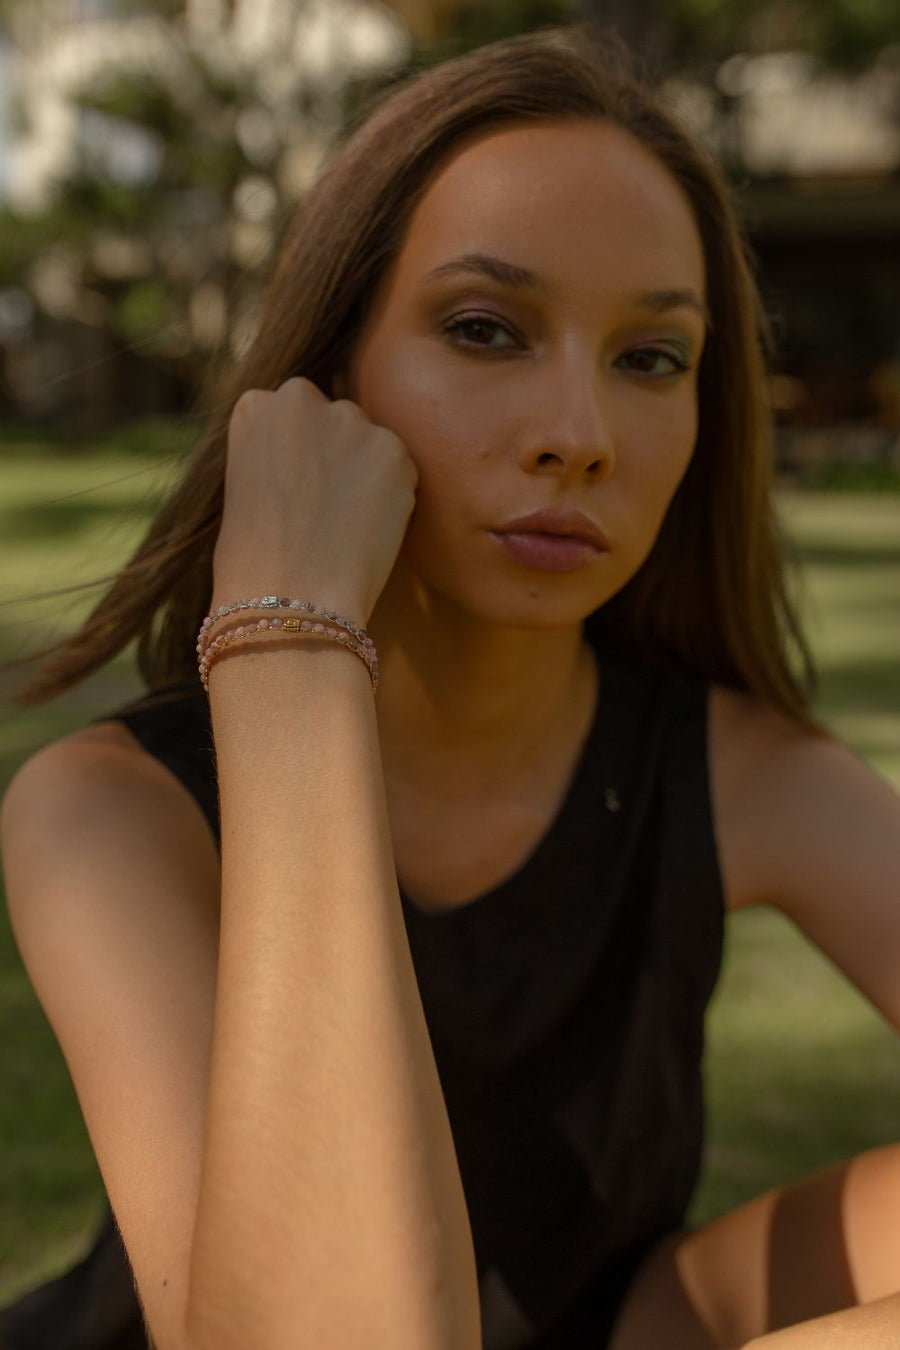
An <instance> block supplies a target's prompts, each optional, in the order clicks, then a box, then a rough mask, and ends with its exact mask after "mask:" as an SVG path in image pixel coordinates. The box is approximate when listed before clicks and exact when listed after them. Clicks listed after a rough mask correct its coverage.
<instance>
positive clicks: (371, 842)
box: [188, 643, 480, 1350]
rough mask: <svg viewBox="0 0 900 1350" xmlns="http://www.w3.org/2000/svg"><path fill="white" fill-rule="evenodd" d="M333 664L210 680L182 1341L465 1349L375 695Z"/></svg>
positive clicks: (354, 674) (473, 1310)
mask: <svg viewBox="0 0 900 1350" xmlns="http://www.w3.org/2000/svg"><path fill="white" fill-rule="evenodd" d="M327 645H329V646H331V644H327ZM325 648H326V644H325V643H322V644H316V645H315V647H313V645H312V644H310V645H308V646H306V647H304V649H303V650H298V649H293V650H292V649H290V648H289V645H288V644H287V643H284V644H283V650H272V651H269V652H266V653H263V654H260V655H259V656H254V655H249V654H247V655H242V656H241V658H240V659H238V660H233V661H230V660H227V659H225V660H223V661H222V662H221V663H220V665H219V666H217V667H216V668H215V669H214V671H213V672H212V673H211V680H210V693H211V701H212V711H213V720H214V733H215V741H216V749H217V754H218V762H219V774H220V782H221V793H222V870H223V876H222V918H221V937H220V949H219V974H218V986H217V994H216V1011H215V1022H214V1032H213V1047H212V1062H211V1071H210V1082H209V1095H208V1115H207V1126H206V1140H205V1148H204V1160H203V1172H202V1181H201V1188H200V1199H199V1206H198V1215H197V1226H196V1232H195V1238H194V1249H193V1256H192V1263H191V1280H190V1289H191V1296H190V1308H189V1318H188V1324H189V1329H192V1330H193V1333H194V1335H195V1336H196V1341H197V1344H198V1345H201V1346H204V1347H205V1346H207V1345H208V1346H210V1347H212V1346H213V1345H215V1346H216V1347H220V1350H227V1347H230V1346H232V1345H233V1346H235V1347H241V1350H248V1347H252V1346H260V1347H263V1346H265V1347H267V1348H268V1347H271V1348H272V1350H276V1347H281V1346H284V1347H291V1348H292V1350H294V1348H296V1350H299V1347H301V1346H307V1345H318V1346H335V1347H338V1346H340V1347H348V1350H349V1347H356V1346H359V1347H363V1346H370V1345H371V1346H373V1347H374V1346H379V1345H391V1346H392V1347H406V1346H408V1347H409V1348H410V1350H422V1347H435V1348H437V1347H451V1346H452V1347H459V1350H474V1347H476V1346H477V1345H478V1344H479V1343H480V1342H479V1333H478V1320H477V1285H476V1282H475V1275H474V1255H473V1249H472V1243H471V1235H470V1231H469V1226H468V1218H467V1213H466V1206H465V1201H464V1197H463V1190H462V1185H461V1181H460V1177H459V1172H458V1168H457V1162H456V1155H455V1151H454V1146H453V1140H452V1137H451V1133H450V1126H449V1122H448V1120H447V1114H446V1109H445V1106H444V1101H443V1096H442V1093H441V1088H440V1082H439V1079H438V1075H437V1070H436V1067H435V1063H434V1058H433V1055H432V1050H431V1044H430V1041H429V1037H428V1032H427V1028H426V1024H425V1020H424V1015H423V1012H422V1007H421V1003H420V999H419V993H418V988H417V984H416V978H415V973H414V969H413V966H412V961H411V958H410V954H409V947H408V943H407V938H406V932H405V927H404V923H403V916H402V911H401V908H400V901H399V895H398V890H397V882H396V876H395V872H394V863H393V854H392V848H391V840H390V833H389V826H388V820H387V812H386V806H385V799H384V790H383V782H382V777H381V767H380V756H379V747H378V739H377V727H376V721H375V713H374V701H373V698H372V691H371V688H370V686H369V678H368V675H367V672H366V670H365V667H364V666H363V664H362V662H361V661H359V660H358V659H357V658H356V657H354V656H353V655H352V654H351V653H348V652H344V651H341V650H340V648H336V647H334V646H331V650H326V649H325ZM460 1293H462V1297H460V1296H459V1295H460Z"/></svg>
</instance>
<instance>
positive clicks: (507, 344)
mask: <svg viewBox="0 0 900 1350" xmlns="http://www.w3.org/2000/svg"><path fill="white" fill-rule="evenodd" d="M442 331H443V332H444V333H446V334H447V335H448V336H449V337H450V338H451V339H452V340H453V341H454V342H455V343H456V345H457V346H460V347H472V348H474V347H480V348H482V349H484V350H489V351H509V350H511V348H512V347H514V346H517V345H518V342H517V339H516V338H515V336H514V335H513V334H512V333H511V332H510V330H509V329H508V328H507V327H506V325H505V324H503V323H501V322H500V321H499V319H493V318H491V317H490V316H489V315H487V314H470V315H460V316H459V317H458V318H455V319H451V320H449V322H448V323H445V324H444V326H443V329H442Z"/></svg>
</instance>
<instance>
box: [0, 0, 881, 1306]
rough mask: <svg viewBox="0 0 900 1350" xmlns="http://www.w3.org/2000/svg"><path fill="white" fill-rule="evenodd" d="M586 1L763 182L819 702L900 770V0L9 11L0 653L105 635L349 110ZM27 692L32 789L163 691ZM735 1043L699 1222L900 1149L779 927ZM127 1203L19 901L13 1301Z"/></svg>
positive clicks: (114, 669)
mask: <svg viewBox="0 0 900 1350" xmlns="http://www.w3.org/2000/svg"><path fill="white" fill-rule="evenodd" d="M578 19H596V20H597V21H598V22H599V23H601V24H602V25H605V26H606V27H608V28H611V29H615V30H617V31H618V32H619V34H620V35H621V37H623V38H624V39H625V41H626V42H627V43H628V44H629V45H630V46H631V47H632V48H633V49H634V51H635V52H636V53H637V54H638V56H639V58H640V59H641V61H642V62H643V63H644V65H645V67H646V69H647V70H648V71H649V72H650V73H651V74H652V77H653V78H654V79H655V80H657V81H658V82H659V83H660V84H661V85H663V86H664V88H665V89H666V92H667V93H668V95H669V97H670V98H671V99H672V100H673V102H674V103H675V104H676V105H677V107H678V109H679V110H680V112H681V113H682V115H683V117H684V118H685V119H686V120H687V121H688V122H689V124H690V125H691V126H692V127H693V128H694V129H695V130H696V131H697V132H698V133H699V134H700V136H701V137H702V138H703V140H704V141H705V142H706V144H707V145H708V146H709V147H710V149H711V150H712V151H713V152H714V153H715V154H716V155H717V156H718V157H719V159H720V160H721V162H722V163H723V164H724V166H725V168H726V171H727V173H728V176H729V178H730V179H731V181H732V183H733V186H734V190H735V194H736V199H737V202H738V205H739V210H740V212H741V215H742V218H743V220H744V222H745V224H746V227H747V230H748V233H749V236H750V239H751V242H752V246H753V250H754V253H755V257H756V260H757V268H758V275H759V279H760V284H761V287H762V290H763V294H764V296H765V300H766V305H767V309H768V311H769V314H770V316H771V320H772V324H773V330H774V333H775V338H776V343H777V349H776V351H775V353H774V356H773V361H772V373H771V380H770V383H771V398H772V404H773V408H774V410H775V414H776V419H777V469H778V481H779V493H778V509H779V512H780V513H781V517H782V520H783V522H784V525H785V530H786V535H787V538H788V541H789V543H790V545H791V547H792V548H793V550H794V552H795V555H796V557H797V558H798V560H799V563H800V568H799V572H798V578H797V583H796V586H797V595H798V602H799V604H800V606H801V609H802V612H803V614H804V616H805V618H806V622H807V625H808V629H809V634H810V638H811V640H812V644H813V647H814V650H815V653H816V656H817V658H818V661H819V664H820V667H821V675H822V687H821V694H820V701H819V706H818V711H819V712H820V713H821V715H823V716H824V717H825V718H826V719H827V720H828V722H829V723H830V725H831V726H832V727H833V729H834V730H835V732H836V734H838V735H839V736H841V737H842V738H844V739H845V740H847V741H848V742H849V743H850V744H851V745H852V746H853V747H854V749H856V750H857V751H858V752H859V753H860V754H862V755H863V756H864V757H865V758H866V759H867V760H868V761H869V762H870V763H871V764H872V765H873V766H874V767H875V769H876V770H877V771H878V772H879V773H881V774H882V775H883V776H885V777H886V778H888V779H889V780H890V781H891V782H893V783H894V785H895V786H897V787H898V788H900V0H497V2H496V3H495V2H494V0H393V2H392V3H386V2H380V0H156V2H155V3H150V2H149V0H0V661H2V660H4V659H9V658H12V657H17V656H20V655H22V654H23V653H24V652H26V651H28V650H31V649H34V648H35V647H37V646H39V645H40V644H41V643H42V642H44V641H46V640H48V639H49V638H52V637H53V636H56V635H60V634H62V633H63V632H65V631H68V630H70V629H71V628H72V627H73V626H74V625H75V624H77V622H78V620H79V619H80V618H82V617H83V616H84V614H85V613H86V612H87V609H88V607H89V605H90V603H91V600H92V599H95V598H96V596H97V593H98V592H97V584H98V583H99V582H100V581H101V580H102V577H103V576H107V575H109V574H112V573H114V572H115V571H116V569H117V568H118V567H119V566H121V564H122V562H123V561H124V559H125V557H126V556H127V554H128V552H129V551H130V549H131V548H132V547H133V546H134V544H135V543H136V542H137V539H138V538H139V536H140V534H141V532H142V530H143V528H144V527H145V525H146V523H147V521H148V519H149V516H150V515H151V514H152V512H153V509H154V507H155V505H156V503H157V502H158V500H159V498H160V495H161V493H162V492H164V491H165V488H166V486H167V485H168V484H169V483H170V482H171V481H172V479H173V476H174V475H175V474H176V473H177V469H178V463H179V457H180V456H181V454H182V453H183V451H184V450H185V449H186V448H187V447H188V446H189V445H190V444H191V443H192V440H193V439H194V437H195V435H196V431H197V420H196V408H197V402H198V397H199V396H200V394H201V393H202V392H203V390H204V389H205V388H206V387H207V382H208V381H209V380H210V378H212V377H213V376H214V374H215V372H216V371H217V370H218V369H219V367H220V366H221V365H222V364H223V363H224V362H227V360H228V359H229V357H230V356H232V355H234V354H236V353H239V352H240V351H241V349H242V348H243V346H244V345H245V344H246V343H247V342H248V341H249V340H250V339H251V337H252V335H253V332H254V323H255V315H256V301H257V297H258V294H259V289H260V287H261V285H262V283H263V281H264V279H265V277H266V274H267V269H268V267H269V265H270V263H271V261H272V258H273V255H274V252H275V250H276V249H277V246H278V241H279V239H280V237H281V233H282V230H283V228H284V225H285V221H286V218H287V215H288V214H289V213H290V212H291V211H292V210H293V209H294V208H295V206H296V205H297V204H298V203H302V200H303V197H304V194H305V193H306V192H307V190H308V188H309V186H310V185H311V183H312V182H313V181H314V180H315V177H316V174H317V172H318V170H319V167H320V165H321V163H322V161H323V158H324V157H325V156H326V155H327V151H328V147H329V144H330V143H331V141H332V139H333V137H334V136H335V134H336V133H337V132H338V130H339V129H340V127H341V126H342V125H343V123H344V121H345V119H346V118H347V117H348V116H349V115H352V113H353V112H354V110H355V109H356V108H357V107H358V106H359V105H360V103H361V102H362V101H363V100H364V99H365V98H366V96H367V95H368V94H369V93H371V92H373V91H375V90H377V89H378V88H379V87H380V86H381V85H383V84H385V83H389V82H391V81H393V80H396V79H398V78H400V77H401V76H402V75H404V74H405V73H406V72H408V71H409V70H411V69H414V68H417V67H419V66H421V65H423V64H426V63H429V62H431V61H434V60H436V59H440V58H442V57H444V56H446V55H449V54H452V53H454V52H458V51H463V50H465V49H467V48H470V47H473V46H477V45H480V44H481V43H483V42H487V41H490V40H492V39H494V38H499V37H503V36H507V35H510V34H513V33H516V32H524V31H527V30H529V29H532V28H535V27H540V26H543V25H546V24H549V23H557V22H565V21H570V20H578ZM89 583H93V584H92V585H89ZM66 588H68V589H66ZM45 591H53V592H55V593H56V595H55V598H51V599H49V600H46V599H41V598H40V595H39V593H42V592H45ZM63 591H64V593H63V594H60V592H63ZM10 687H11V685H10V681H9V678H8V677H0V790H2V787H3V785H4V784H5V783H6V781H7V780H8V778H9V777H10V775H11V774H12V772H13V771H14V769H15V767H16V766H17V765H18V764H19V763H21V761H22V759H23V758H24V757H25V756H26V755H27V754H28V753H29V752H30V751H31V750H32V749H34V748H35V747H37V746H38V745H40V744H43V743H45V742H46V741H48V740H50V739H52V738H54V737H56V736H59V735H62V734H64V733H65V732H66V731H68V730H71V729H73V728H74V727H76V726H80V725H83V724H84V723H85V722H87V721H88V720H89V719H90V718H91V717H95V716H99V715H100V714H101V713H102V712H103V711H105V710H109V709H112V708H114V707H115V706H116V705H117V703H120V702H122V701H123V700H124V699H125V698H127V697H129V696H130V695H131V694H132V693H133V692H135V691H136V690H137V688H138V683H137V679H136V675H135V673H134V670H133V667H132V660H131V654H130V652H126V653H124V654H123V656H122V658H120V659H119V660H117V661H116V662H114V663H113V664H112V665H111V666H110V667H108V668H107V669H106V670H104V671H102V672H100V673H99V674H98V675H97V676H95V677H94V678H93V679H91V680H89V681H87V682H86V683H85V684H84V685H82V686H80V687H79V688H78V689H76V690H73V691H72V692H71V693H70V694H69V695H67V696H66V697H64V698H62V699H60V700H57V701H56V702H54V703H53V704H51V705H50V706H49V707H45V708H40V709H36V710H34V711H30V712H28V713H27V714H26V713H23V712H22V711H20V710H17V709H15V708H14V706H13V705H12V704H11V703H10V702H9V700H8V698H7V699H4V698H2V694H3V691H4V690H7V691H8V690H9V688H10ZM709 1047H710V1051H709V1066H710V1072H709V1085H710V1086H709V1099H710V1145H709V1148H708V1152H707V1164H706V1170H705V1173H704V1179H703V1184H702V1187H701V1190H700V1193H699V1194H698V1197H697V1200H696V1204H695V1207H694V1212H693V1216H692V1217H693V1218H694V1219H695V1220H702V1219H704V1218H707V1217H709V1216H711V1215H712V1214H715V1213H717V1212H720V1211H721V1210H722V1209H724V1208H726V1207H728V1206H730V1205H733V1204H736V1203H739V1202H740V1201H741V1200H743V1199H745V1198H749V1196H751V1195H753V1194H756V1193H757V1192H759V1191H760V1190H762V1189H764V1188H765V1187H767V1186H770V1185H773V1184H775V1183H777V1182H779V1181H782V1180H786V1179H788V1178H790V1177H795V1176H797V1175H799V1174H801V1173H803V1172H806V1171H809V1170H812V1169H813V1168H815V1167H819V1166H822V1165H825V1164H826V1163H828V1162H830V1161H832V1160H834V1159H836V1158H839V1157H845V1156H847V1155H848V1154H850V1153H852V1152H856V1151H859V1150H860V1149H862V1148H865V1147H868V1146H871V1145H874V1144H877V1143H882V1142H887V1141H888V1140H893V1139H896V1138H897V1137H898V1136H900V1126H898V1121H900V1054H898V1042H897V1038H896V1034H895V1033H894V1032H893V1030H892V1029H889V1028H888V1027H886V1026H885V1025H884V1023H883V1022H882V1021H881V1020H880V1019H879V1017H878V1016H877V1014H875V1013H874V1012H873V1011H872V1010H871V1009H870V1008H868V1007H867V1006H866V1005H865V1004H864V1003H863V1001H862V999H861V998H860V997H859V996H858V995H857V994H856V992H855V991H854V990H853V989H851V988H850V986H849V985H848V984H847V982H846V981H845V980H844V979H843V977H841V976H840V975H839V974H838V973H837V972H835V971H834V970H833V969H832V968H831V967H829V966H828V965H827V963H826V962H825V961H824V960H823V959H822V958H821V957H819V956H818V955H817V954H816V953H815V952H814V951H812V950H811V949H810V948H809V947H808V945H807V944H806V943H805V941H804V940H803V939H802V937H800V936H799V935H798V934H797V933H795V932H794V931H793V930H792V929H790V928H789V927H788V925H787V924H786V923H784V922H783V921H781V920H779V919H778V918H777V916H774V915H771V914H768V913H766V912H765V911H758V912H749V913H745V914H742V915H740V916H738V917H737V918H736V919H734V920H732V921H731V922H730V923H729V928H728V944H727V952H726V964H725V971H724V976H723V980H722V983H721V985H720V988H719V991H718V992H717V995H716V998H715V1001H714V1004H713V1008H712V1010H711V1014H710V1019H709ZM102 1202H103V1189H102V1182H101V1180H100V1177H99V1174H98V1172H97V1168H96V1163H95V1161H94V1159H93V1154H92V1152H91V1148H90V1143H89V1140H88V1138H87V1135H86V1132H85V1130H84V1126H83V1123H82V1121H81V1116H80V1112H79V1110H78V1104H77V1101H76V1099H75V1095H74V1091H73V1089H72V1085H71V1082H70V1080H69V1077H68V1073H67V1070H66V1067H65V1064H64V1062H63V1060H62V1057H61V1055H60V1053H59V1050H58V1047H57V1046H56V1042H55V1040H54V1038H53V1034H52V1031H51V1029H50V1028H49V1026H48V1025H47V1023H46V1020H45V1019H44V1017H43V1014H42V1012H41V1010H40V1008H39V1006H38V1004H37V1002H36V1000H35V998H34V995H33V993H32V991H31V988H30V985H29V983H28V980H27V976H26V975H25V972H24V970H23V968H22V965H21V961H20V960H19V957H18V953H17V952H16V949H15V944H14V941H13V938H12V934H11V932H10V929H9V925H8V920H7V918H6V914H5V909H2V908H0V1306H2V1304H3V1303H4V1302H7V1301H9V1300H10V1299H12V1298H13V1297H15V1296H16V1295H17V1294H18V1293H20V1292H21V1291H23V1290H24V1289H26V1288H28V1287H30V1286H31V1285H32V1284H35V1283H37V1282H38V1281H39V1280H41V1279H43V1278H48V1277H49V1276H50V1275H52V1274H55V1273H57V1272H59V1271H60V1270H62V1269H64V1268H65V1267H66V1266H67V1265H68V1264H70V1263H71V1262H72V1261H73V1260H74V1259H75V1258H76V1257H78V1256H79V1255H80V1254H81V1253H82V1252H83V1251H84V1250H85V1249H86V1247H87V1246H89V1244H90V1239H91V1237H92V1235H93V1232H94V1229H95V1227H96V1224H97V1220H98V1216H99V1214H100V1212H101V1208H102Z"/></svg>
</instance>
